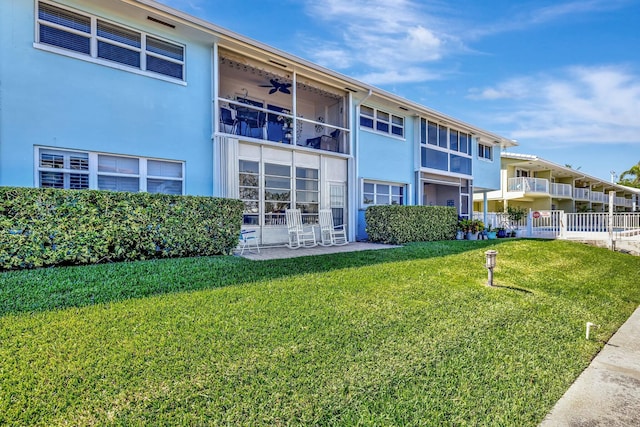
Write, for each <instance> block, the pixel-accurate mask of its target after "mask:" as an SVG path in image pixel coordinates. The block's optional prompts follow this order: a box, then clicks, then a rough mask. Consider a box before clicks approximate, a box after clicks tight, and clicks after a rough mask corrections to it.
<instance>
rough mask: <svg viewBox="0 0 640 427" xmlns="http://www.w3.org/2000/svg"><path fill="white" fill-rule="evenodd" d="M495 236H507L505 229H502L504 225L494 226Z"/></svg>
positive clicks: (500, 237) (501, 237)
mask: <svg viewBox="0 0 640 427" xmlns="http://www.w3.org/2000/svg"><path fill="white" fill-rule="evenodd" d="M496 236H497V237H498V238H499V239H503V238H505V237H507V232H506V230H505V229H504V227H498V228H496Z"/></svg>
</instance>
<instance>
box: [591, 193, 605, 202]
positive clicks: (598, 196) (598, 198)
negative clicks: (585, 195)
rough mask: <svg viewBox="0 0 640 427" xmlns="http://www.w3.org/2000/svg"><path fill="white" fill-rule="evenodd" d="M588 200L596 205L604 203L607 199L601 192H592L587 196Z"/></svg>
mask: <svg viewBox="0 0 640 427" xmlns="http://www.w3.org/2000/svg"><path fill="white" fill-rule="evenodd" d="M589 200H591V201H592V202H597V203H605V202H606V201H607V200H608V199H607V198H606V196H605V194H604V193H603V192H601V191H592V192H591V194H590V195H589Z"/></svg>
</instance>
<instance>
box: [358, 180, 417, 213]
mask: <svg viewBox="0 0 640 427" xmlns="http://www.w3.org/2000/svg"><path fill="white" fill-rule="evenodd" d="M366 184H371V185H373V193H372V194H373V203H365V191H364V188H365V185H366ZM383 185H386V186H388V187H389V192H388V193H387V194H385V196H386V197H388V198H389V202H388V203H381V202H380V201H379V200H378V195H380V194H382V193H381V192H380V191H378V186H383ZM394 188H399V189H401V190H402V195H401V196H400V197H402V203H400V204H399V205H398V206H405V205H406V204H407V196H408V195H407V184H402V183H398V182H385V181H375V180H371V179H363V180H362V181H361V184H360V207H361V209H366V208H367V207H369V206H379V205H394V203H393V198H394V197H397V196H396V195H394V194H393V189H394ZM367 194H371V193H369V192H367Z"/></svg>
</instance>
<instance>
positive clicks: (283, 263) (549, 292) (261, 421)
mask: <svg viewBox="0 0 640 427" xmlns="http://www.w3.org/2000/svg"><path fill="white" fill-rule="evenodd" d="M488 248H494V249H497V250H498V251H499V255H498V266H497V268H496V271H495V281H496V283H497V284H498V285H500V286H499V287H496V288H488V287H486V286H485V282H486V277H487V274H486V270H485V269H484V267H483V265H484V251H485V250H487V249H488ZM639 273H640V258H636V257H632V256H629V255H624V254H619V253H612V252H609V251H607V250H604V249H599V248H593V247H589V246H584V245H581V244H572V243H568V242H555V241H532V240H509V241H488V242H487V241H482V242H438V243H425V244H412V245H408V246H407V247H404V248H398V249H393V250H384V251H371V252H360V253H350V254H336V255H330V256H321V257H313V258H311V257H309V258H302V259H291V260H277V261H268V262H251V261H248V260H244V259H239V258H234V257H218V258H194V259H182V260H164V261H151V262H138V263H128V264H112V265H98V266H90V267H76V268H59V269H46V270H37V271H26V272H9V273H3V274H1V275H0V309H1V313H3V315H2V317H0V425H3V424H7V425H94V424H99V425H142V424H144V425H203V424H204V425H518V426H527V425H531V426H534V425H537V424H538V423H539V422H540V421H541V420H542V418H544V416H545V415H546V413H547V412H548V411H549V410H550V409H551V407H552V406H553V404H554V403H555V402H556V401H557V399H559V397H560V396H561V395H562V394H563V393H564V391H565V390H566V389H567V388H568V386H569V385H570V384H571V382H572V381H573V380H574V379H575V378H576V377H577V375H579V373H580V372H581V371H582V370H583V369H584V368H585V367H586V366H587V365H588V363H589V361H590V360H591V359H592V358H593V356H594V355H595V354H596V353H597V351H598V350H599V349H600V348H601V347H602V345H603V343H604V342H605V341H606V340H607V339H608V338H609V337H610V336H611V335H612V334H613V333H614V332H615V330H616V329H617V328H618V327H619V326H620V325H621V324H622V323H623V322H624V321H625V320H626V318H627V317H628V316H629V315H630V314H631V313H632V312H633V310H634V309H635V308H636V307H637V306H638V304H639V303H640V288H639V287H638V286H637V284H636V282H637V277H638V274H639ZM587 321H591V322H594V323H597V324H599V325H600V328H598V329H596V330H595V339H593V340H590V341H586V340H585V339H584V326H585V323H586V322H587Z"/></svg>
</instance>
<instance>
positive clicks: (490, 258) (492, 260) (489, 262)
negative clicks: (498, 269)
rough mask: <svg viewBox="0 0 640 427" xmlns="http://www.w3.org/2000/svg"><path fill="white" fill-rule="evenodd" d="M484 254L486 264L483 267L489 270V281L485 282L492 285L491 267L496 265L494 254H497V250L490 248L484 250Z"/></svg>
mask: <svg viewBox="0 0 640 427" xmlns="http://www.w3.org/2000/svg"><path fill="white" fill-rule="evenodd" d="M484 255H485V256H486V257H487V264H486V265H485V267H487V270H488V271H489V281H488V282H487V285H489V286H493V268H494V267H495V266H496V255H498V251H494V250H493V249H491V250H488V251H486V252H485V253H484Z"/></svg>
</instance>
